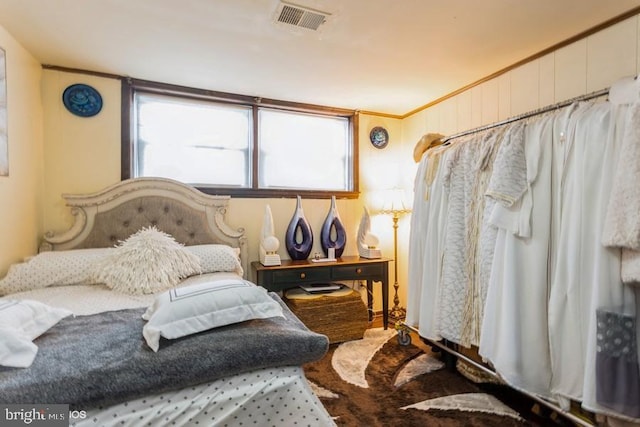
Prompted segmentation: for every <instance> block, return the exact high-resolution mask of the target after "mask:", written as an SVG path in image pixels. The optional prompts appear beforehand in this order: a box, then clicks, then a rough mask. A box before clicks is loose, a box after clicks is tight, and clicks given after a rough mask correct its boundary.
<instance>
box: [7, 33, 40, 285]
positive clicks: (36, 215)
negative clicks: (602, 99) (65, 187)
mask: <svg viewBox="0 0 640 427" xmlns="http://www.w3.org/2000/svg"><path fill="white" fill-rule="evenodd" d="M0 47H2V48H3V49H4V51H5V53H6V67H7V69H6V72H7V116H8V117H7V118H8V124H7V130H8V147H9V176H2V177H0V200H1V201H2V202H1V203H2V204H1V206H2V209H0V236H2V237H0V277H2V276H4V273H5V272H6V271H7V269H8V268H9V265H10V264H12V263H14V262H17V261H20V260H22V258H24V257H26V256H28V255H32V254H33V253H35V251H36V250H37V247H38V242H39V238H40V235H41V234H42V230H43V226H42V201H41V199H42V187H43V173H42V172H43V150H42V148H43V147H42V132H43V131H42V105H41V103H40V76H41V74H42V69H41V67H40V64H39V63H38V62H37V61H36V60H35V59H34V58H33V56H31V54H30V53H29V52H27V51H26V50H25V49H24V48H23V47H22V46H21V45H20V44H19V43H18V42H17V41H16V40H15V39H14V38H13V37H12V36H11V34H9V33H8V32H7V31H5V29H4V28H3V27H1V26H0Z"/></svg>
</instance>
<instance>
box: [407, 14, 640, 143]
mask: <svg viewBox="0 0 640 427" xmlns="http://www.w3.org/2000/svg"><path fill="white" fill-rule="evenodd" d="M639 25H640V16H635V17H632V18H629V19H627V20H624V21H622V22H620V23H618V24H616V25H614V26H611V27H609V28H606V29H604V30H602V31H600V32H598V33H596V34H593V35H591V36H589V37H587V38H585V39H582V40H579V41H577V42H575V43H572V44H570V45H568V46H566V47H563V48H561V49H558V50H556V51H554V52H552V53H550V54H548V55H545V56H543V57H541V58H538V59H536V60H534V61H531V62H529V63H526V64H524V65H522V66H520V67H518V68H515V69H513V70H511V71H508V72H507V73H505V74H502V75H500V76H498V77H496V78H494V79H491V80H489V81H486V82H484V83H481V84H480V85H478V86H475V87H473V88H471V89H469V90H467V91H464V92H462V93H461V94H459V95H456V96H454V97H452V98H449V99H447V100H445V101H443V102H441V103H439V104H436V105H434V106H432V107H430V108H428V109H426V110H423V111H420V112H418V113H416V114H413V115H412V116H410V117H407V118H405V119H404V120H403V123H402V125H403V126H402V131H403V142H404V143H405V144H406V145H409V146H413V145H414V144H415V143H416V142H417V141H418V140H419V139H420V137H421V136H422V135H423V134H425V133H428V132H439V133H442V134H444V135H450V134H454V133H457V132H461V131H464V130H467V129H472V128H474V127H478V126H482V125H486V124H490V123H494V122H497V121H500V120H504V119H507V118H509V117H513V116H517V115H519V114H522V113H526V112H529V111H532V110H535V109H537V108H540V107H544V106H547V105H551V104H555V103H557V102H561V101H564V100H567V99H570V98H573V97H576V96H580V95H584V94H587V93H591V92H595V91H597V90H600V89H605V88H607V87H609V86H611V84H612V83H614V82H615V81H616V80H618V79H620V78H621V77H626V76H632V75H637V74H638V72H639V71H640V53H639V49H640V42H639V36H638V28H639Z"/></svg>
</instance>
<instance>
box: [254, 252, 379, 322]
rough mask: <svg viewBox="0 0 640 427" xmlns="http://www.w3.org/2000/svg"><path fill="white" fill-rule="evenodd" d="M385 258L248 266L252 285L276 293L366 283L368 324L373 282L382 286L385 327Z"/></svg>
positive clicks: (370, 314)
mask: <svg viewBox="0 0 640 427" xmlns="http://www.w3.org/2000/svg"><path fill="white" fill-rule="evenodd" d="M389 261H391V259H389V258H378V259H368V258H361V257H358V256H344V257H341V258H338V259H337V260H336V261H329V262H313V261H311V260H302V261H292V260H286V261H282V265H276V266H271V267H265V266H264V265H262V264H260V262H258V261H253V262H252V263H251V270H252V273H253V276H252V277H253V278H254V279H255V281H256V283H257V284H258V285H260V286H262V287H264V288H266V289H267V290H269V291H273V292H279V291H284V290H286V289H290V288H295V287H296V286H298V285H301V284H303V283H329V282H339V281H348V280H366V281H367V307H368V308H369V321H371V320H372V318H373V317H372V313H373V296H372V295H373V283H374V282H379V283H380V285H381V287H382V321H383V325H384V328H385V329H387V327H388V325H389V286H388V285H389V283H388V280H389Z"/></svg>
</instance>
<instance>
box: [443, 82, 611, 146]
mask: <svg viewBox="0 0 640 427" xmlns="http://www.w3.org/2000/svg"><path fill="white" fill-rule="evenodd" d="M608 94H609V89H608V88H607V89H601V90H598V91H595V92H591V93H588V94H586V95H580V96H576V97H575V98H571V99H567V100H566V101H562V102H558V103H557V104H552V105H547V106H546V107H542V108H538V109H537V110H533V111H529V112H528V113H523V114H520V115H518V116H514V117H510V118H508V119H505V120H502V121H499V122H496V123H491V124H488V125H484V126H480V127H477V128H474V129H469V130H465V131H462V132H459V133H456V134H453V135H450V136H447V137H444V138H442V142H443V143H444V142H447V141H450V140H452V139H455V138H460V137H461V136H465V135H471V134H472V133H478V132H482V131H483V130H487V129H492V128H495V127H498V126H503V125H506V124H508V123H512V122H516V121H518V120H523V119H527V118H529V117H533V116H537V115H539V114H544V113H547V112H549V111H553V110H557V109H560V108H563V107H567V106H569V105H571V104H573V103H574V102H579V101H587V100H589V99H593V98H599V97H601V96H605V95H608Z"/></svg>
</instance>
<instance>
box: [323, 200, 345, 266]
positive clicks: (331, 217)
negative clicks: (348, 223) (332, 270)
mask: <svg viewBox="0 0 640 427" xmlns="http://www.w3.org/2000/svg"><path fill="white" fill-rule="evenodd" d="M320 244H321V245H322V250H323V251H324V254H325V255H326V256H328V255H329V248H333V249H335V253H336V258H340V257H341V256H342V252H344V247H345V245H346V244H347V232H346V230H345V229H344V225H342V221H341V220H340V214H338V209H337V208H336V197H335V196H332V197H331V207H330V208H329V213H328V214H327V217H326V218H325V220H324V223H323V224H322V230H321V232H320Z"/></svg>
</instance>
